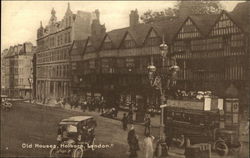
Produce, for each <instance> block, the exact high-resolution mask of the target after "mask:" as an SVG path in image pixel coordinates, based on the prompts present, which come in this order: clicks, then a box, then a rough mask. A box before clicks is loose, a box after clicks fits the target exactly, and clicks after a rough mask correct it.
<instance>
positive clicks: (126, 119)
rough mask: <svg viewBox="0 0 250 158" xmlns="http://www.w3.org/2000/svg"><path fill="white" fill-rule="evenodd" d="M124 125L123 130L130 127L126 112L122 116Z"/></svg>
mask: <svg viewBox="0 0 250 158" xmlns="http://www.w3.org/2000/svg"><path fill="white" fill-rule="evenodd" d="M122 127H123V130H124V131H126V130H127V128H128V118H127V116H126V113H124V114H123V118H122Z"/></svg>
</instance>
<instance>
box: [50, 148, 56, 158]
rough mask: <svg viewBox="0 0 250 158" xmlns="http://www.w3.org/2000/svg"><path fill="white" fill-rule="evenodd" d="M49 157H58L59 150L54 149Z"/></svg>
mask: <svg viewBox="0 0 250 158" xmlns="http://www.w3.org/2000/svg"><path fill="white" fill-rule="evenodd" d="M49 157H57V148H52V149H51V150H50V151H49Z"/></svg>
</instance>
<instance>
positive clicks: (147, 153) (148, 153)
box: [144, 133, 154, 158]
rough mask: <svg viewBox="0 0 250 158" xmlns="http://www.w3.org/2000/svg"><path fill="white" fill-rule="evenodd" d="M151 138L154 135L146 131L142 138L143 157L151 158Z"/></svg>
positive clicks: (152, 138)
mask: <svg viewBox="0 0 250 158" xmlns="http://www.w3.org/2000/svg"><path fill="white" fill-rule="evenodd" d="M153 140H154V137H153V136H151V135H150V134H149V133H147V134H146V137H145V138H144V149H145V158H153V156H154V148H153Z"/></svg>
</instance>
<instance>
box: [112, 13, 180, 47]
mask: <svg viewBox="0 0 250 158" xmlns="http://www.w3.org/2000/svg"><path fill="white" fill-rule="evenodd" d="M182 22H184V19H183V18H169V19H166V20H163V21H158V22H155V23H152V24H143V23H142V24H137V25H135V26H134V27H125V28H122V29H117V30H112V31H110V32H108V33H107V34H108V36H109V37H110V39H111V41H112V42H113V44H114V46H115V47H116V48H118V47H119V46H120V45H121V42H122V41H123V39H124V38H125V35H126V34H130V35H131V36H132V38H134V39H135V42H136V44H137V45H138V46H141V45H142V44H143V42H144V41H145V39H146V37H147V35H148V33H149V31H151V30H152V29H154V30H155V31H156V33H157V34H158V35H159V36H160V38H162V35H163V34H164V37H165V41H166V42H167V43H170V41H171V40H172V38H173V36H174V34H176V33H177V31H178V28H179V27H178V26H180V25H181V23H182Z"/></svg>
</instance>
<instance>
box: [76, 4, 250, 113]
mask: <svg viewBox="0 0 250 158" xmlns="http://www.w3.org/2000/svg"><path fill="white" fill-rule="evenodd" d="M248 8H249V2H243V3H239V4H238V5H237V6H236V7H235V9H234V10H233V11H232V12H226V11H222V12H221V13H220V14H217V15H200V16H197V15H196V16H185V17H171V18H168V19H165V20H162V21H158V22H154V23H150V24H140V23H139V15H138V13H137V10H135V11H131V13H130V16H129V17H130V19H129V20H130V26H129V27H126V28H121V29H117V30H112V31H110V32H107V33H106V34H105V35H104V36H99V39H100V40H101V41H97V40H90V39H92V38H93V37H89V38H88V40H85V41H75V42H74V44H73V47H72V48H74V49H72V50H71V51H74V54H78V55H79V56H78V57H77V59H78V61H77V62H75V63H74V62H73V63H72V64H74V65H75V67H74V71H72V72H73V73H72V76H73V78H74V80H72V84H76V85H77V86H76V87H78V91H75V93H78V92H80V93H81V95H83V96H85V97H95V95H96V96H97V94H98V95H99V94H101V95H102V96H104V98H105V99H106V100H108V102H109V104H110V105H117V104H121V105H124V104H126V103H129V102H135V104H136V105H137V108H139V109H145V105H151V104H153V105H159V100H160V98H159V96H160V95H159V92H158V90H155V89H153V88H151V87H150V85H149V80H148V72H147V66H148V65H149V64H150V63H154V65H155V66H156V67H157V70H159V71H161V69H162V64H161V63H162V61H161V57H160V50H159V45H160V44H161V43H162V40H163V39H164V41H165V42H166V43H167V44H168V46H169V48H168V51H169V53H171V54H172V55H174V57H175V59H176V60H175V61H170V60H166V64H165V66H166V67H167V66H169V65H170V64H171V63H172V62H176V63H177V65H179V66H180V68H181V71H180V72H179V73H178V78H177V88H178V89H182V90H187V91H189V90H195V91H198V90H206V91H208V90H209V91H212V92H213V94H215V95H218V96H221V97H223V96H224V93H225V91H226V89H227V88H228V87H229V86H230V85H234V87H235V88H236V89H237V91H238V94H237V97H239V98H240V102H241V105H242V106H243V105H248V104H249V87H250V85H249V83H250V82H249V78H250V77H249V66H250V65H249V63H250V62H249V21H250V20H249V9H248ZM77 52H78V53H77ZM72 54H73V53H72ZM72 58H73V57H72Z"/></svg>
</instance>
